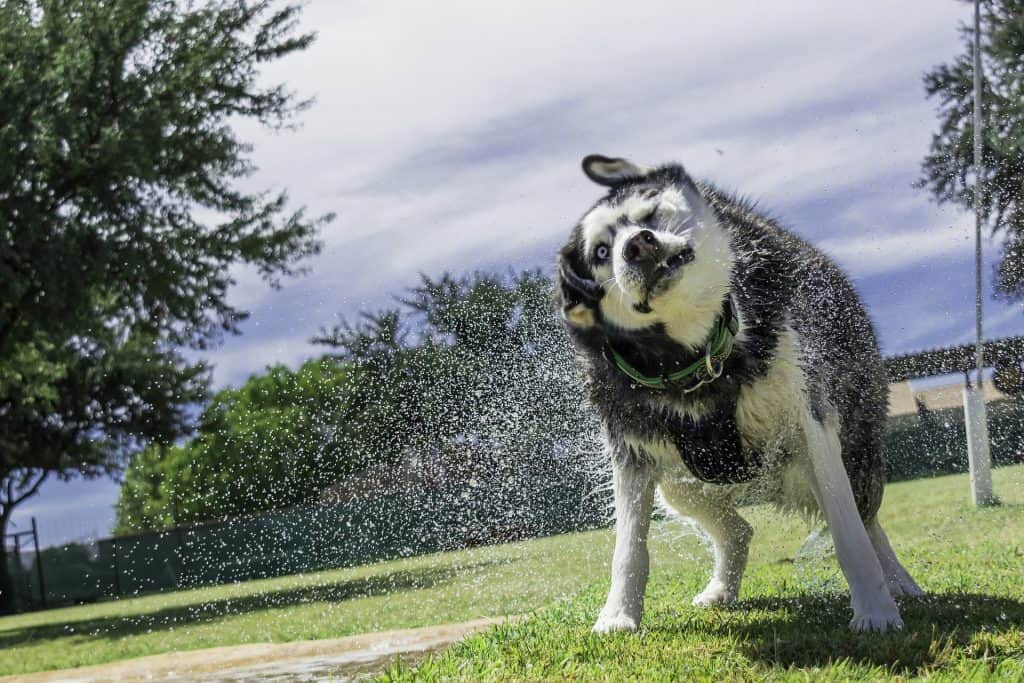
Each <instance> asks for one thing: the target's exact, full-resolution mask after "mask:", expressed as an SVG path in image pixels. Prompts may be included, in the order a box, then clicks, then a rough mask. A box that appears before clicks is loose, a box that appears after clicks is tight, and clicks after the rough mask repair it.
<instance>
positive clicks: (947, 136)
mask: <svg viewBox="0 0 1024 683" xmlns="http://www.w3.org/2000/svg"><path fill="white" fill-rule="evenodd" d="M960 32H961V35H962V37H963V45H964V50H963V52H962V53H960V54H959V55H958V56H957V57H955V58H954V59H953V61H951V62H949V63H946V64H941V65H939V66H937V67H935V68H934V69H933V70H931V71H930V72H928V73H927V74H926V75H925V77H924V84H925V90H926V92H927V94H928V97H929V98H934V99H935V100H937V101H938V104H939V111H938V114H939V130H938V132H937V133H935V134H934V135H933V136H932V143H931V150H930V152H929V153H928V155H927V156H926V157H925V159H924V162H923V163H922V176H921V179H920V181H919V185H920V186H921V187H924V188H927V189H928V190H929V191H930V192H931V193H932V195H933V196H934V197H935V198H936V199H937V200H938V201H939V202H952V203H955V204H959V205H960V206H963V207H965V208H971V209H973V207H974V196H973V187H974V179H975V176H976V173H977V172H978V169H975V168H974V142H973V140H974V122H973V107H974V94H973V78H974V59H973V42H974V27H973V25H972V26H963V27H961V31H960ZM981 34H982V35H981V53H982V102H983V105H984V106H983V109H982V126H983V130H982V167H981V169H980V172H981V178H982V180H983V182H984V188H985V189H984V192H983V193H982V196H981V212H982V215H983V216H984V219H985V221H986V222H987V223H988V225H989V227H990V228H991V230H992V231H993V233H1002V234H1003V235H1004V240H1003V247H1002V259H1001V261H1000V263H999V265H998V270H997V277H996V288H997V292H998V294H999V295H1000V296H1004V297H1006V298H1009V299H1011V300H1020V299H1022V298H1024V0H982V2H981Z"/></svg>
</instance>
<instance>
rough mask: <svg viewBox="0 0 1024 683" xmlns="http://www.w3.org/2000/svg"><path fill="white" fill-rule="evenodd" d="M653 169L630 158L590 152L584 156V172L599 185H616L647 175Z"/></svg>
mask: <svg viewBox="0 0 1024 683" xmlns="http://www.w3.org/2000/svg"><path fill="white" fill-rule="evenodd" d="M652 170H653V169H651V168H649V167H647V166H641V165H640V164H635V163H633V162H632V161H630V160H629V159H613V158H611V157H606V156H601V155H600V154H590V155H587V156H585V157H583V172H584V173H586V174H587V177H588V178H590V179H591V180H593V181H594V182H595V183H597V184H598V185H605V186H607V187H616V186H618V185H621V184H622V183H625V182H629V181H631V180H640V179H641V178H645V177H647V174H649V173H650V172H651V171H652Z"/></svg>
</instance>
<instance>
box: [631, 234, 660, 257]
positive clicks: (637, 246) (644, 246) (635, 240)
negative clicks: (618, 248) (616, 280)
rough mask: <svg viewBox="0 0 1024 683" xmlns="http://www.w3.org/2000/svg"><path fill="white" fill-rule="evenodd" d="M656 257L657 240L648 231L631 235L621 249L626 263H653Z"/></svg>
mask: <svg viewBox="0 0 1024 683" xmlns="http://www.w3.org/2000/svg"><path fill="white" fill-rule="evenodd" d="M657 256H658V238H657V237H656V236H655V235H654V233H653V232H651V231H650V230H641V231H640V232H638V233H636V234H635V235H632V236H631V237H630V238H629V240H627V241H626V245H625V246H624V247H623V248H622V258H624V259H626V263H643V262H645V261H653V260H655V259H656V258H657Z"/></svg>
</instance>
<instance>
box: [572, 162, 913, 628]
mask: <svg viewBox="0 0 1024 683" xmlns="http://www.w3.org/2000/svg"><path fill="white" fill-rule="evenodd" d="M588 159H593V157H588ZM597 159H599V161H600V165H593V164H592V165H591V166H590V167H589V168H588V163H587V160H585V162H584V167H585V170H586V171H587V174H588V176H590V177H591V178H592V179H594V180H595V181H597V182H601V183H602V184H605V185H608V186H610V190H609V192H608V194H607V195H606V196H605V197H604V198H602V199H601V200H600V201H599V202H597V204H595V205H594V207H592V208H591V209H590V210H589V211H588V212H587V213H586V214H585V215H584V217H583V218H582V219H581V221H580V223H578V224H577V225H576V226H575V228H574V229H573V231H572V233H571V235H570V238H569V240H568V242H567V243H566V245H565V247H564V248H563V249H562V251H561V254H560V268H561V269H562V272H565V271H567V270H571V273H572V275H571V276H570V279H573V278H575V277H577V276H578V277H579V278H583V279H587V278H590V279H593V280H594V281H595V282H597V281H598V278H596V277H595V273H596V269H597V267H598V266H595V263H594V262H593V259H592V258H590V256H589V255H588V253H587V249H592V248H593V244H590V243H589V242H588V240H590V241H593V240H592V237H593V235H595V234H605V233H601V230H602V227H601V222H602V221H603V222H604V223H610V222H612V221H614V225H615V227H614V228H609V229H608V230H610V232H608V231H607V230H606V234H608V235H611V237H610V238H609V239H611V240H613V241H614V242H613V243H614V244H615V245H616V246H617V245H618V241H616V240H617V239H618V238H617V237H616V236H615V233H617V232H618V231H626V233H625V234H630V233H629V232H628V231H635V230H637V229H643V228H647V229H651V230H654V231H655V233H656V234H657V235H659V236H660V237H664V239H666V240H676V241H679V240H681V239H686V238H689V239H694V240H696V239H698V238H697V237H694V235H698V234H704V235H705V238H704V239H705V240H707V239H710V238H709V237H708V235H711V236H712V237H713V236H714V235H716V234H718V235H722V234H724V236H725V238H726V240H727V244H728V250H727V252H728V253H725V252H722V251H721V245H717V246H716V245H715V244H711V246H708V247H706V249H705V251H706V252H707V253H702V252H701V248H700V247H699V246H698V248H697V255H696V259H697V261H696V263H695V264H694V266H693V267H694V268H699V267H703V268H704V270H703V271H701V270H694V271H693V273H694V274H697V273H700V274H701V275H700V276H697V275H693V276H692V277H691V276H690V275H687V274H683V275H682V276H681V278H682V279H681V280H680V284H679V285H677V286H676V285H673V286H674V287H675V288H674V289H671V290H669V291H668V293H667V294H665V295H664V296H662V298H661V299H660V300H658V306H660V310H661V311H667V312H668V313H665V314H662V315H659V314H658V307H656V308H655V315H652V319H657V322H655V323H653V324H650V325H644V324H643V322H642V321H643V317H642V316H641V315H640V314H637V313H635V310H639V307H637V306H634V307H633V308H632V309H631V308H630V306H629V304H630V302H631V300H630V298H629V297H628V296H626V295H625V294H624V293H623V292H624V291H625V290H626V289H628V288H626V287H625V286H624V285H621V286H620V284H619V279H618V277H617V276H616V278H615V279H614V281H613V282H612V283H611V284H610V285H608V282H606V283H604V284H605V285H607V286H610V287H612V288H617V289H616V290H615V291H616V295H615V296H614V297H613V296H612V295H610V294H608V295H602V293H601V292H599V293H598V294H597V295H595V294H594V293H593V291H590V290H588V291H586V292H581V291H580V289H579V288H577V287H573V286H570V285H569V284H567V282H566V278H565V277H562V278H560V291H561V293H562V306H563V310H564V311H565V317H566V320H567V327H568V329H569V331H570V333H571V335H572V337H573V339H574V341H575V346H576V349H577V352H578V358H579V360H580V363H581V366H582V369H583V375H584V378H585V383H586V388H587V393H588V396H589V400H590V403H591V404H592V406H593V407H594V408H595V409H596V411H597V413H598V415H599V416H600V418H601V421H602V424H603V426H604V431H605V439H606V443H607V447H608V450H609V453H610V456H611V457H612V460H613V465H614V472H615V482H614V486H615V493H616V518H617V521H616V529H617V531H616V535H617V547H616V551H615V558H614V559H613V582H612V590H611V592H610V594H609V598H608V603H607V604H606V607H605V610H603V611H602V615H601V617H600V618H599V620H598V623H597V625H596V626H595V630H598V631H607V630H621V629H627V630H631V629H635V628H636V627H637V625H638V623H639V619H640V613H641V612H642V604H643V592H644V591H643V588H644V586H645V584H646V575H647V556H646V533H647V528H648V527H647V525H648V523H649V514H650V506H651V502H650V498H651V496H652V495H653V491H654V488H655V487H657V488H658V489H659V490H660V492H661V495H662V498H663V499H664V501H665V502H666V503H667V504H668V505H669V506H670V507H672V508H674V509H675V510H677V511H678V512H679V513H680V514H683V515H685V516H688V517H693V518H694V519H695V521H697V522H698V524H700V525H701V526H702V527H703V528H704V529H705V531H706V532H707V533H708V535H709V536H710V537H711V538H712V540H713V541H714V545H715V571H714V574H713V577H712V580H711V582H710V583H709V584H708V587H707V588H706V589H705V591H704V592H703V593H702V594H701V595H698V596H697V597H696V598H695V599H694V602H695V604H701V605H707V604H715V603H719V602H729V601H732V600H735V599H736V596H737V594H738V592H739V583H740V578H741V576H742V572H743V569H744V566H745V563H746V552H747V544H748V542H749V538H750V533H751V532H750V527H749V525H747V524H746V522H745V521H744V520H743V519H742V517H740V516H739V514H738V513H737V512H736V511H735V509H734V508H733V504H732V501H733V498H734V497H735V496H736V495H737V494H739V493H744V492H749V490H750V489H755V490H756V491H757V493H758V494H759V496H760V497H762V498H766V499H768V500H771V501H773V502H775V503H776V504H777V505H778V506H780V507H782V508H785V509H790V510H797V511H802V512H804V513H807V514H809V515H812V516H813V515H817V514H819V513H820V512H824V513H825V514H824V516H825V517H826V519H827V520H828V521H829V522H830V526H831V527H832V530H833V535H834V536H837V554H838V555H839V557H840V562H841V564H842V563H843V562H844V561H845V563H846V565H844V567H843V569H844V572H846V574H847V578H848V580H849V581H850V585H851V591H852V593H853V600H852V603H853V607H854V621H853V622H852V623H851V626H852V627H853V628H855V629H857V630H866V629H877V630H885V629H886V628H887V627H894V628H898V627H900V626H901V625H902V622H900V621H899V615H898V612H897V611H896V607H895V603H892V600H891V597H890V593H891V594H904V593H917V592H919V590H920V589H918V588H917V586H916V584H914V583H913V580H912V579H910V577H909V575H907V574H906V572H905V571H904V570H903V569H902V567H901V566H900V565H899V562H898V561H897V560H896V558H895V554H894V553H892V549H891V547H889V546H888V542H887V540H885V539H884V532H882V531H881V527H880V526H878V524H877V521H876V514H877V511H878V508H879V505H880V504H881V500H882V489H883V462H882V456H881V438H882V429H883V426H884V421H885V417H886V404H887V395H888V385H887V380H886V376H885V372H884V368H883V365H882V361H881V357H880V355H879V351H878V347H877V342H876V339H875V334H874V330H873V328H872V325H871V321H870V319H869V317H868V314H867V312H866V311H865V309H864V307H863V305H862V303H861V301H860V299H859V297H858V295H857V293H856V291H855V290H854V288H853V286H852V285H851V284H850V282H849V280H848V279H847V278H846V277H845V275H844V274H843V273H842V272H841V270H840V269H839V268H838V267H837V266H836V265H835V264H834V263H833V262H832V261H831V260H830V259H829V258H828V257H826V256H825V255H824V254H822V253H821V252H819V251H818V250H816V249H815V248H814V247H813V246H811V245H810V244H808V243H807V242H806V241H804V240H802V239H800V238H799V237H797V236H795V235H793V234H792V233H790V232H788V231H786V230H784V229H783V228H782V227H780V225H779V224H778V223H777V221H775V220H774V219H772V218H771V217H769V216H767V215H765V214H764V213H762V212H760V211H758V210H757V209H756V207H755V206H754V205H752V204H751V203H750V202H747V201H744V200H742V199H739V198H736V197H734V196H731V195H729V194H727V193H725V192H722V191H721V190H718V189H716V188H715V187H713V186H712V185H710V184H708V183H697V182H695V181H693V180H692V179H691V178H690V177H689V176H688V175H687V174H686V172H685V171H684V170H683V168H682V167H681V166H678V165H675V164H671V165H667V166H662V167H659V168H656V169H650V168H647V167H642V166H638V165H635V164H631V163H630V162H625V161H624V160H614V159H607V158H604V157H598V158H597ZM617 162H618V163H617ZM659 196H662V197H670V198H674V199H672V200H671V201H673V202H676V203H677V204H688V206H686V207H684V210H682V211H673V210H672V209H673V208H675V207H674V205H673V204H671V203H669V205H668V207H669V211H668V213H667V214H666V215H661V216H659V215H657V214H651V215H649V216H646V219H645V216H644V215H643V213H644V211H643V210H642V209H644V207H645V206H646V205H645V204H644V202H645V201H647V200H649V199H650V198H652V197H653V198H657V197H659ZM680 197H686V198H687V199H684V200H680V199H678V198H680ZM659 211H660V209H659ZM695 217H696V218H695ZM644 220H646V222H643V221H644ZM686 222H688V223H689V224H690V228H687V229H686V230H684V229H681V228H679V227H678V226H679V225H682V224H683V223H686ZM695 223H705V224H709V225H706V226H704V227H705V232H704V233H698V231H697V230H694V229H691V228H692V225H693V224H695ZM710 224H717V226H711V225H710ZM709 229H711V230H714V229H717V230H719V231H721V232H720V233H710V232H707V230H709ZM687 230H689V232H688V231H687ZM711 242H712V243H713V242H714V240H713V239H712V240H711ZM716 249H717V250H718V251H715V250H716ZM709 254H712V255H713V258H714V259H717V261H718V264H717V265H718V266H719V267H721V268H725V269H726V270H723V271H722V272H723V273H726V275H727V277H725V278H724V279H722V281H721V282H718V281H716V280H715V277H716V275H715V272H716V271H715V264H714V263H708V262H707V259H709V258H712V256H709ZM701 259H704V262H702V261H701ZM614 265H615V266H618V265H619V262H615V264H614ZM690 267H691V266H690V265H687V266H684V268H690ZM604 272H605V273H607V272H608V269H607V268H605V269H604ZM688 277H689V278H690V279H689V280H687V278H688ZM701 277H704V278H705V280H706V283H702V282H701ZM598 284H602V283H600V282H598ZM705 285H706V286H705ZM605 288H607V287H605ZM723 290H724V291H723ZM694 291H698V292H704V293H705V294H703V295H702V296H701V297H697V298H693V297H694V294H693V293H694ZM727 295H728V296H731V297H732V299H733V302H734V305H735V306H736V309H737V314H738V318H739V319H740V329H739V332H738V334H737V337H736V344H735V348H734V351H733V353H732V355H731V356H730V358H729V359H728V361H727V363H726V366H725V372H724V373H723V375H722V377H720V378H719V379H718V380H717V381H715V382H713V383H712V384H710V385H707V386H705V387H703V388H701V389H699V390H698V391H696V392H694V393H691V394H683V393H682V392H681V391H679V390H668V391H658V390H652V389H648V388H644V387H640V386H637V385H635V384H634V383H632V381H631V380H630V379H629V378H628V377H626V376H625V375H624V374H623V373H621V372H620V371H619V370H618V369H617V368H616V367H615V366H614V365H613V364H612V363H611V362H610V361H609V360H608V358H607V357H606V356H607V354H606V352H605V348H606V345H608V344H611V345H613V346H614V347H615V349H616V350H617V351H618V352H619V353H621V354H622V355H623V356H625V357H626V358H627V359H628V360H629V361H630V363H631V364H632V365H634V367H637V368H640V369H641V370H642V371H644V372H645V373H649V374H661V373H665V372H671V371H672V370H674V369H678V368H680V367H683V366H685V365H686V364H689V363H690V362H692V361H693V360H695V359H697V358H699V357H700V356H701V354H702V352H703V348H702V346H701V342H700V341H699V340H703V339H705V338H707V336H708V334H709V332H710V331H711V329H712V325H713V324H714V321H715V317H716V315H717V314H718V312H719V311H720V310H721V301H722V297H724V296H727ZM686 296H690V297H691V300H688V301H687V305H686V306H685V307H676V308H673V301H679V300H680V298H682V297H686ZM666 316H667V317H666ZM612 317H615V318H616V320H614V321H613V320H612V319H610V318H612ZM623 321H625V322H623ZM686 449H710V451H709V452H710V453H712V454H718V453H720V454H721V455H722V457H728V456H729V455H730V454H732V453H734V452H736V451H739V453H740V454H741V456H742V454H746V455H747V456H751V455H756V456H757V458H758V459H759V460H763V461H764V463H765V469H764V471H763V472H762V474H761V476H760V477H758V478H757V479H756V480H755V481H753V482H751V483H749V484H741V485H728V486H720V485H711V484H704V483H703V482H700V481H698V480H696V479H695V478H694V477H693V473H691V472H689V471H688V470H687V469H686V467H685V465H684V464H683V460H682V458H681V457H680V451H685V450H686ZM716 449H717V450H716ZM840 458H841V460H840ZM830 463H832V464H831V465H830ZM844 487H848V488H846V489H845V491H847V492H848V493H846V494H845V495H846V496H847V497H849V496H850V495H852V498H851V499H850V504H849V505H846V506H845V507H844V505H845V503H844V502H843V501H844V500H845V499H844V498H843V495H844V494H843V490H844ZM854 505H855V510H854V509H853V507H854ZM830 517H831V519H829V518H830ZM869 542H870V544H871V545H866V544H868V543H869ZM865 547H867V548H869V549H870V548H872V547H873V548H874V549H875V551H876V553H877V555H878V561H876V562H874V563H873V564H872V563H871V562H867V563H865V562H864V561H861V560H858V559H856V556H857V555H858V554H860V555H863V552H862V551H863V550H864V548H865ZM869 552H870V550H869ZM872 555H873V554H872ZM879 563H881V564H880V565H879ZM879 566H881V569H878V567H879ZM879 572H884V574H885V577H884V583H885V585H881V586H879V585H878V584H879V581H880V580H881V579H880V578H879V577H880V576H881V574H879ZM629 576H633V577H635V578H633V579H630V578H628V577H629ZM624 577H626V578H624ZM886 586H888V591H887V590H886Z"/></svg>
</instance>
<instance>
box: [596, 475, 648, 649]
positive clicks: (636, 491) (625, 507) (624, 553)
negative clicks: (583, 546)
mask: <svg viewBox="0 0 1024 683" xmlns="http://www.w3.org/2000/svg"><path fill="white" fill-rule="evenodd" d="M613 468H614V469H613V475H612V476H613V488H614V493H615V553H614V555H613V556H612V585H611V589H610V590H609V591H608V599H607V601H606V602H605V605H604V609H602V610H601V614H600V616H598V618H597V623H595V624H594V632H595V633H607V632H610V631H635V630H636V629H637V627H639V625H640V617H641V615H642V614H643V610H644V593H645V592H646V590H647V575H648V571H649V557H648V553H647V532H648V530H649V529H650V525H651V507H652V504H653V501H654V471H653V467H652V466H650V465H644V464H638V463H635V462H634V461H633V459H632V458H627V459H619V458H616V459H615V460H614V462H613Z"/></svg>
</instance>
